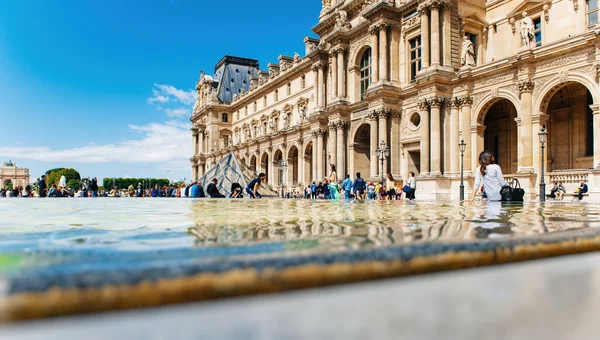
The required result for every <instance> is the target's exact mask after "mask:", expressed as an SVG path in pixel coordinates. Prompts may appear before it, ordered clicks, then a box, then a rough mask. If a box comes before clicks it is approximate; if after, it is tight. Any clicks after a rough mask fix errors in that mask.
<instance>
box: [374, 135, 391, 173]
mask: <svg viewBox="0 0 600 340" xmlns="http://www.w3.org/2000/svg"><path fill="white" fill-rule="evenodd" d="M375 151H377V158H379V161H380V162H381V182H382V183H383V182H385V180H384V177H383V175H384V174H383V173H384V171H383V164H384V162H385V160H386V159H387V158H388V157H389V156H390V148H389V146H386V145H385V141H384V140H382V141H381V143H379V147H377V150H375Z"/></svg>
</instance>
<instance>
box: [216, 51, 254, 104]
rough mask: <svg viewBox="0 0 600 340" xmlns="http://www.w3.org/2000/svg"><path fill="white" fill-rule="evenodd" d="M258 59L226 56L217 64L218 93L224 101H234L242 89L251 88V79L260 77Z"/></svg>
mask: <svg viewBox="0 0 600 340" xmlns="http://www.w3.org/2000/svg"><path fill="white" fill-rule="evenodd" d="M258 67H259V65H258V60H254V59H246V58H238V57H231V56H225V57H223V59H221V60H220V61H219V62H218V63H217V65H216V66H215V76H214V79H215V81H217V82H218V83H219V85H218V88H217V94H218V96H219V99H220V100H222V101H224V102H231V101H233V95H234V94H237V95H238V96H239V95H240V93H241V90H242V89H243V90H244V91H248V90H249V89H250V79H251V78H256V77H258Z"/></svg>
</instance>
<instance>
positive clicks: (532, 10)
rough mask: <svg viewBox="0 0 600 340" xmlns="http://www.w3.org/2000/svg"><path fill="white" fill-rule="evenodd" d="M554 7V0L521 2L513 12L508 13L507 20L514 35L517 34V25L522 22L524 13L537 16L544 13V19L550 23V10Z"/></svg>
mask: <svg viewBox="0 0 600 340" xmlns="http://www.w3.org/2000/svg"><path fill="white" fill-rule="evenodd" d="M551 5H552V0H525V1H521V2H520V3H519V4H518V5H517V6H516V7H515V8H514V9H513V10H512V11H510V12H509V13H508V15H507V16H506V19H508V22H509V23H510V25H511V28H512V32H513V34H514V33H516V31H517V27H516V23H517V22H518V21H519V20H521V16H522V14H523V13H526V14H527V15H532V14H536V13H538V12H541V11H544V19H545V20H546V21H548V20H549V19H550V17H549V14H548V10H549V9H550V6H551Z"/></svg>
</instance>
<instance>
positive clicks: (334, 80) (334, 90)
mask: <svg viewBox="0 0 600 340" xmlns="http://www.w3.org/2000/svg"><path fill="white" fill-rule="evenodd" d="M330 55H331V94H332V96H331V97H332V98H337V97H338V76H337V72H338V62H337V49H335V48H334V49H332V50H331V53H330Z"/></svg>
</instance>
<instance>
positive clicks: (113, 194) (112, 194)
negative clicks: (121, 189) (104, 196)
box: [108, 188, 119, 197]
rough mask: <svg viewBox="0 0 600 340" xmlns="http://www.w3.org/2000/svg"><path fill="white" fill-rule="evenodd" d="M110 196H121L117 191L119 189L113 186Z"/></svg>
mask: <svg viewBox="0 0 600 340" xmlns="http://www.w3.org/2000/svg"><path fill="white" fill-rule="evenodd" d="M108 197H119V193H118V192H117V189H116V188H112V190H111V191H110V194H108Z"/></svg>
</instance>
